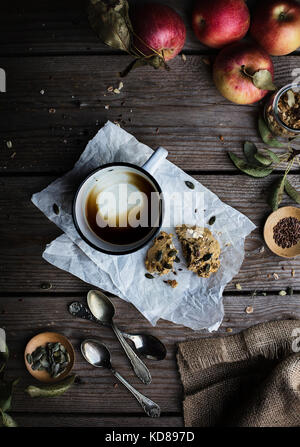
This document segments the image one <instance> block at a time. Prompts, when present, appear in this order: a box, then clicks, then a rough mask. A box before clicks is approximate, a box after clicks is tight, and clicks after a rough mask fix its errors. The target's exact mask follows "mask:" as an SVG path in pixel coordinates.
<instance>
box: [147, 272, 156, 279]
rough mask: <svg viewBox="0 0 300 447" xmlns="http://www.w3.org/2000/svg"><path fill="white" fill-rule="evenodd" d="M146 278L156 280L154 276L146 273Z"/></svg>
mask: <svg viewBox="0 0 300 447" xmlns="http://www.w3.org/2000/svg"><path fill="white" fill-rule="evenodd" d="M145 276H146V278H148V279H154V276H153V275H151V273H145Z"/></svg>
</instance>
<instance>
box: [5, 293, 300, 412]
mask: <svg viewBox="0 0 300 447" xmlns="http://www.w3.org/2000/svg"><path fill="white" fill-rule="evenodd" d="M74 299H75V298H72V297H65V298H64V297H56V296H52V297H47V298H46V297H43V296H42V294H41V295H40V296H39V299H37V298H36V297H34V298H31V297H26V298H25V297H23V296H22V294H20V295H19V296H18V297H14V298H13V297H1V298H0V327H3V328H4V329H5V330H6V334H7V343H8V346H9V348H10V351H11V352H12V356H11V359H10V361H9V364H8V374H9V376H10V377H20V379H21V380H20V384H19V385H18V387H17V391H16V396H15V398H14V403H13V411H14V412H32V413H50V412H53V413H54V414H55V413H57V412H59V413H66V414H68V413H81V414H82V413H89V414H93V413H104V414H108V413H110V414H113V413H116V414H120V413H122V412H124V413H126V414H129V413H134V414H136V415H138V414H143V412H142V410H141V409H140V408H139V405H138V404H137V403H136V402H135V400H134V399H133V398H132V396H131V395H130V394H129V393H128V392H127V391H126V390H125V389H124V388H123V387H122V386H121V385H118V386H116V385H115V383H116V380H115V379H114V378H113V377H112V376H111V373H110V372H109V371H106V370H97V369H94V368H92V367H91V366H90V365H88V364H87V363H86V362H85V361H84V360H83V357H82V356H81V354H80V351H79V346H80V342H81V341H82V340H83V339H84V338H87V337H100V338H101V340H102V341H103V342H104V343H105V344H106V345H107V346H108V347H109V349H110V351H111V355H112V363H113V365H114V367H115V368H116V369H117V370H119V371H120V373H121V374H123V375H124V376H125V377H126V378H128V380H129V381H130V382H131V383H132V384H134V385H135V386H136V387H137V388H138V389H139V390H140V391H141V392H143V393H145V394H146V395H147V396H148V397H150V398H151V399H153V400H155V401H157V403H158V404H159V405H160V406H161V408H162V412H163V414H164V413H168V414H170V413H177V414H178V413H180V412H181V400H182V389H181V384H180V380H179V376H178V372H177V366H176V360H175V354H176V350H177V343H178V342H179V341H182V340H190V339H194V338H198V337H207V336H213V335H215V334H208V333H206V332H203V331H202V332H201V333H196V332H193V331H192V330H190V329H187V328H184V327H182V326H178V325H174V324H172V323H169V322H166V321H160V322H159V323H158V325H157V327H155V328H152V327H151V326H150V324H149V323H148V322H147V321H146V320H145V319H144V318H143V317H142V316H141V315H140V314H139V312H138V311H137V310H136V309H135V308H134V307H133V306H132V305H131V304H128V303H125V302H124V301H122V300H120V299H118V298H113V302H114V304H115V306H116V309H117V312H116V317H115V321H116V323H117V324H118V326H119V327H120V328H123V329H126V330H127V331H128V332H132V333H142V332H145V333H152V334H153V335H155V336H157V337H159V338H160V339H161V340H162V341H163V342H164V343H165V344H166V347H167V350H168V355H167V358H166V359H165V360H164V361H161V362H155V361H148V360H147V361H146V363H147V365H148V367H149V369H150V371H151V374H152V383H151V385H149V386H143V385H142V384H141V383H140V382H139V380H138V379H137V378H136V377H135V376H134V373H133V372H132V370H131V368H130V366H129V364H128V360H127V358H126V357H125V356H124V354H123V352H122V351H121V349H120V346H119V344H118V342H117V340H116V339H115V337H114V335H113V333H112V331H111V330H110V329H109V328H104V327H100V326H99V327H98V326H97V325H95V324H94V323H91V322H88V321H81V320H76V319H75V318H74V317H72V316H71V315H70V314H69V313H68V311H67V305H68V303H70V302H72V301H73V300H74ZM82 299H83V301H84V298H82ZM224 306H225V319H224V322H223V324H222V326H221V328H220V330H219V331H218V335H226V334H227V332H226V329H227V328H231V329H232V330H233V333H236V332H238V331H240V330H242V329H245V328H247V327H249V326H252V325H254V324H257V323H259V322H263V321H269V320H274V319H283V318H293V319H295V318H300V296H299V295H294V296H286V297H282V296H279V295H272V296H255V297H250V296H249V297H241V296H240V297H237V296H227V297H225V299H224ZM247 306H252V307H253V313H252V314H247V313H246V312H245V309H246V307H247ZM44 330H47V331H48V330H50V331H58V332H62V333H63V334H64V335H65V336H67V337H68V338H69V339H70V341H71V342H72V344H73V346H74V348H75V352H76V361H75V367H74V372H75V373H76V374H77V375H78V376H79V377H80V379H81V383H80V384H78V385H74V386H73V387H72V388H71V389H70V390H69V391H68V392H67V393H66V394H65V395H63V396H60V397H59V398H53V399H31V398H29V396H28V397H27V395H24V388H25V387H26V386H27V385H28V384H32V383H34V379H32V377H31V376H30V375H29V374H28V372H27V371H26V369H25V366H24V360H23V353H24V348H25V345H26V342H27V341H28V340H29V339H30V338H31V337H32V336H33V335H35V334H36V333H38V332H42V331H44ZM227 335H228V334H227Z"/></svg>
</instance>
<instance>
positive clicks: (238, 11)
mask: <svg viewBox="0 0 300 447" xmlns="http://www.w3.org/2000/svg"><path fill="white" fill-rule="evenodd" d="M249 25H250V14H249V10H248V7H247V5H246V3H245V1H244V0H198V1H197V2H196V6H195V9H194V11H193V29H194V32H195V34H196V36H197V37H198V39H199V40H200V42H202V43H204V44H205V45H208V46H209V47H213V48H222V47H224V46H225V45H228V44H230V43H232V42H236V41H237V40H240V39H242V38H243V37H244V36H245V34H246V33H247V31H248V29H249Z"/></svg>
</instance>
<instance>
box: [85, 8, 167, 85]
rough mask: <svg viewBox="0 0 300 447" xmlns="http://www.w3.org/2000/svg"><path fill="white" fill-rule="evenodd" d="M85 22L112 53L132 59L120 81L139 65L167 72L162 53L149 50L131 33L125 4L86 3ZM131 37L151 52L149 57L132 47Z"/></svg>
mask: <svg viewBox="0 0 300 447" xmlns="http://www.w3.org/2000/svg"><path fill="white" fill-rule="evenodd" d="M88 18H89V22H90V25H91V27H92V28H93V30H94V31H95V32H96V33H97V35H98V36H99V38H100V39H101V40H102V42H104V43H105V44H106V45H108V46H110V47H111V48H114V49H116V50H122V51H125V52H126V53H128V54H130V55H131V56H133V57H134V58H135V59H134V61H133V62H131V63H130V64H129V65H128V67H127V68H126V69H125V70H123V71H122V72H121V73H120V76H121V77H124V76H126V75H127V74H128V73H129V72H130V71H131V70H133V69H135V68H137V67H140V66H143V65H151V66H152V67H153V68H155V69H158V68H165V69H166V70H169V66H168V65H167V64H166V62H165V57H164V54H163V51H162V52H160V51H157V50H155V49H154V48H152V47H150V46H149V45H147V43H146V42H144V41H143V40H142V39H141V38H140V37H139V36H138V35H137V34H136V33H135V32H134V30H133V27H132V24H131V21H130V17H129V5H128V2H127V0H89V6H88ZM134 37H135V38H137V39H138V40H140V41H141V42H142V43H143V45H144V46H146V47H147V48H149V49H150V50H151V54H150V55H146V54H144V53H143V52H142V51H141V50H140V49H139V48H137V47H136V46H135V45H134Z"/></svg>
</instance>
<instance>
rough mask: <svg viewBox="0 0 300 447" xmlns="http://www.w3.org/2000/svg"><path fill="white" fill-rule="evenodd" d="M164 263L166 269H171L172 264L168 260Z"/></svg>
mask: <svg viewBox="0 0 300 447" xmlns="http://www.w3.org/2000/svg"><path fill="white" fill-rule="evenodd" d="M163 265H164V268H165V269H171V268H172V266H171V264H169V263H168V262H164V264H163Z"/></svg>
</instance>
